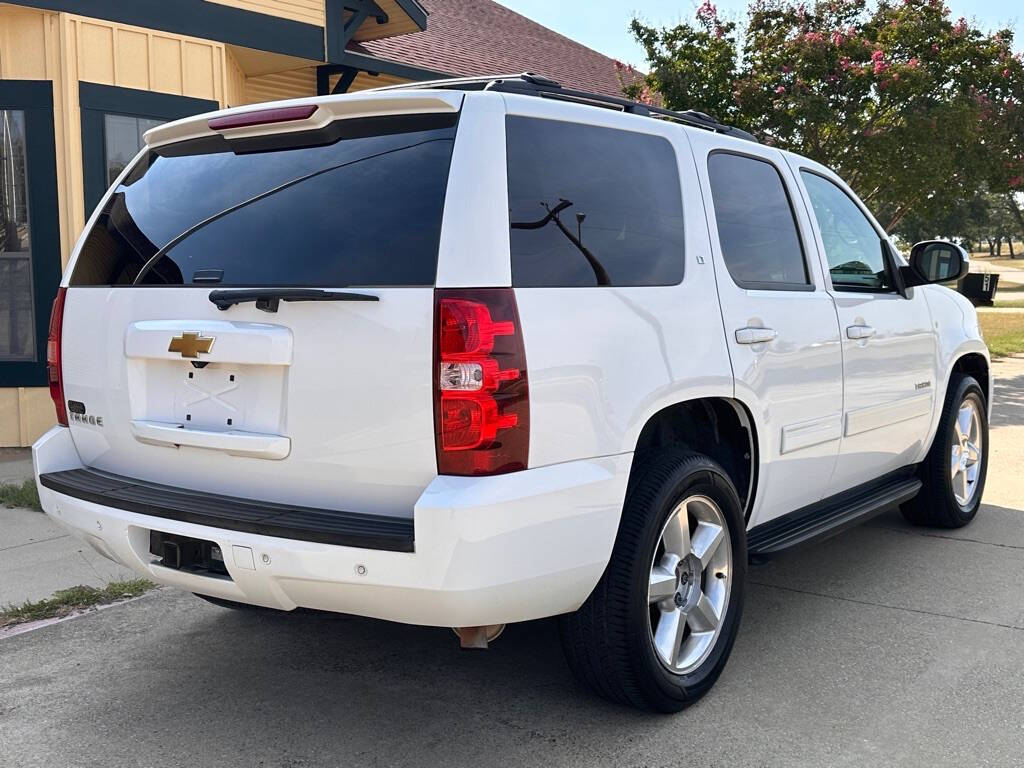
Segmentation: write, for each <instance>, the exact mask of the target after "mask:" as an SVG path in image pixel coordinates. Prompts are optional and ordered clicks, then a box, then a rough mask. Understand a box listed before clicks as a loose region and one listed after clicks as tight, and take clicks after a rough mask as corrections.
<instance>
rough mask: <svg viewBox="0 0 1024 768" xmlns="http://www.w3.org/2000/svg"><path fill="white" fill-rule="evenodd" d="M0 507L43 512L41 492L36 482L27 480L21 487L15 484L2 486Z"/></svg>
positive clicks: (0, 486) (0, 485)
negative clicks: (22, 508)
mask: <svg viewBox="0 0 1024 768" xmlns="http://www.w3.org/2000/svg"><path fill="white" fill-rule="evenodd" d="M0 507H24V508H25V509H34V510H36V511H37V512H42V511H43V508H42V507H41V506H40V505H39V491H37V490H36V481H35V480H26V481H25V482H24V483H22V484H21V485H15V484H13V483H2V484H0Z"/></svg>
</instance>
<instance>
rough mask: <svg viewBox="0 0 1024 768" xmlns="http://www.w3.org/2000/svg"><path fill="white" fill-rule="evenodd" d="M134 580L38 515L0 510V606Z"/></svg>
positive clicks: (129, 574) (129, 572)
mask: <svg viewBox="0 0 1024 768" xmlns="http://www.w3.org/2000/svg"><path fill="white" fill-rule="evenodd" d="M131 578H135V574H133V573H132V572H131V571H129V570H128V569H127V568H123V567H122V566H120V565H117V564H116V563H113V562H111V561H110V560H107V559H106V558H104V557H101V556H100V555H98V554H97V553H96V552H95V550H93V549H92V547H90V546H89V545H88V544H85V543H83V542H81V541H79V540H78V539H76V538H74V537H73V536H71V535H70V534H69V533H68V532H67V531H65V530H64V529H63V528H61V527H60V526H59V525H57V524H56V523H54V522H53V521H52V520H50V518H48V517H47V516H46V515H44V514H43V513H42V512H36V511H35V510H31V509H5V508H3V507H0V607H3V606H7V605H10V604H12V603H14V604H20V603H23V602H25V601H26V600H41V599H42V598H44V597H49V596H50V595H52V594H53V593H54V592H55V591H56V590H58V589H66V588H67V587H73V586H77V585H79V584H86V585H89V586H92V587H103V586H105V585H107V584H109V583H110V582H111V581H117V580H120V579H131Z"/></svg>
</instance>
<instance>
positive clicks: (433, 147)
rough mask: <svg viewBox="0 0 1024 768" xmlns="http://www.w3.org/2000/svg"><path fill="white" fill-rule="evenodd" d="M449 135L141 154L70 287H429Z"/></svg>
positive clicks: (427, 124) (322, 139)
mask: <svg viewBox="0 0 1024 768" xmlns="http://www.w3.org/2000/svg"><path fill="white" fill-rule="evenodd" d="M455 121H456V116H455V115H415V116H401V117H398V116H387V117H374V118H359V119H349V120H339V121H336V122H335V123H332V124H331V125H330V126H329V127H328V129H326V130H325V131H321V132H318V133H316V134H305V135H303V136H302V137H301V138H300V139H296V138H283V137H282V136H281V135H280V134H279V135H277V137H276V138H270V139H265V140H263V143H262V144H257V145H254V144H253V143H252V141H251V140H250V141H249V143H247V144H245V145H244V146H243V147H240V146H239V145H238V144H237V143H235V144H234V146H232V144H230V143H229V142H228V141H227V140H225V139H224V138H222V137H220V136H214V137H208V138H203V139H195V140H191V141H186V142H180V143H177V144H170V145H167V146H164V147H157V148H156V149H152V150H150V151H149V152H148V154H147V155H146V156H145V157H143V158H142V159H141V160H140V162H139V163H138V164H137V165H136V166H135V168H133V170H132V171H131V173H130V174H129V175H128V176H127V177H126V178H125V180H124V182H123V183H122V184H120V185H119V186H118V187H117V189H116V190H115V192H114V194H113V196H112V197H111V198H110V200H109V201H108V202H107V204H106V205H105V206H104V208H103V210H102V211H101V213H100V216H99V219H98V220H97V222H96V224H95V226H94V227H93V228H92V230H91V231H90V232H89V235H88V237H87V238H86V240H85V243H84V244H83V247H82V251H81V254H80V255H79V257H78V261H77V263H76V265H75V270H74V273H73V274H72V276H71V285H73V286H76V285H113V286H126V285H163V286H167V285H207V286H208V285H211V284H216V285H228V286H302V287H306V286H308V287H344V286H404V285H433V284H434V275H435V273H436V271H437V251H438V241H439V239H440V234H441V214H442V211H443V208H444V195H445V189H446V187H447V184H448V169H449V165H450V162H451V155H452V147H453V145H454V140H455ZM284 141H287V142H289V143H290V145H286V146H281V143H282V142H284ZM297 141H301V142H302V145H301V146H295V144H296V142H297ZM268 142H270V143H268ZM311 143H315V144H316V146H310V144H311ZM243 150H244V151H243Z"/></svg>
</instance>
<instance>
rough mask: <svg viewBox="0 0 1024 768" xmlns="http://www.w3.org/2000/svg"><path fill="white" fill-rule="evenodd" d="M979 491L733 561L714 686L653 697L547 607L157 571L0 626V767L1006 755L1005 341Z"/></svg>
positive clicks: (754, 761) (774, 762) (1012, 605)
mask: <svg viewBox="0 0 1024 768" xmlns="http://www.w3.org/2000/svg"><path fill="white" fill-rule="evenodd" d="M997 375H999V376H1000V377H1001V379H1002V381H1001V384H1000V394H999V402H1000V406H999V410H998V412H997V414H996V417H995V418H994V419H993V424H994V429H993V433H992V442H993V449H994V454H993V465H992V468H991V470H990V472H991V477H992V479H991V480H990V486H989V488H988V489H986V490H987V492H986V497H985V498H986V500H987V501H988V502H990V503H988V504H987V505H986V506H985V507H984V508H983V510H982V512H981V514H980V516H979V518H978V520H977V521H975V523H974V524H973V525H971V526H969V527H968V528H966V529H962V530H960V531H954V532H945V531H931V530H920V529H911V528H909V527H907V526H906V525H905V524H904V523H903V521H902V518H900V517H899V515H898V514H887V515H884V516H882V517H880V518H877V519H876V520H874V521H872V522H871V523H870V524H868V525H866V526H863V527H861V528H857V529H854V530H851V531H848V532H847V533H845V534H843V535H841V536H839V537H837V538H834V539H832V540H830V541H828V542H826V543H824V544H822V545H820V546H818V547H816V548H813V549H808V550H804V551H801V552H797V553H794V554H792V555H790V556H788V557H785V558H782V559H780V560H778V561H776V562H774V563H772V564H770V565H767V566H762V567H757V568H752V569H751V572H750V578H751V581H752V584H751V587H750V592H749V597H748V601H747V608H746V614H745V617H744V620H743V627H742V630H741V632H740V638H739V640H738V642H737V644H736V647H735V650H734V652H733V656H732V660H731V661H730V663H729V665H728V667H727V668H726V671H725V674H724V675H723V676H722V678H721V680H720V682H719V683H718V685H717V687H716V688H715V689H714V690H713V691H712V693H711V694H710V695H709V696H708V697H706V698H705V699H704V700H703V701H702V702H700V703H699V704H698V705H696V706H694V707H692V708H691V709H690V710H688V711H686V712H684V713H683V714H681V715H677V716H674V717H664V716H652V715H646V714H642V713H637V712H633V711H631V710H627V709H622V708H620V707H616V706H613V705H610V704H606V703H604V702H602V701H601V700H599V699H596V698H594V697H593V696H591V695H590V694H589V693H587V692H586V691H585V690H584V689H582V688H580V687H579V686H578V685H576V684H575V683H574V682H573V680H572V678H571V677H570V675H569V672H568V670H567V669H566V667H565V665H564V663H563V661H562V658H561V651H560V648H559V646H558V638H557V632H556V628H555V624H554V622H552V621H540V622H532V623H529V624H524V625H518V626H513V627H510V628H509V629H508V631H507V632H506V633H505V635H504V636H503V637H502V638H501V639H500V640H499V641H498V642H497V643H496V644H495V645H494V646H493V648H492V649H491V650H490V651H488V652H485V653H480V652H476V653H465V652H460V651H458V650H457V648H456V643H455V639H454V637H453V636H452V634H451V633H450V631H448V630H440V629H424V628H416V627H406V626H401V625H393V624H386V623H383V622H377V621H371V620H365V619H359V618H352V617H322V616H310V615H305V616H277V615H273V614H257V615H253V614H245V613H238V612H233V611H227V610H222V609H219V608H216V607H213V606H210V605H207V604H206V603H204V602H202V601H200V600H198V599H195V598H192V597H190V596H188V595H184V594H180V593H178V592H175V591H171V590H160V591H158V592H156V593H152V594H150V595H148V596H146V597H143V598H141V599H139V600H136V601H134V602H131V603H128V604H125V605H121V606H115V607H111V608H108V609H105V610H101V611H99V612H96V613H93V614H90V615H87V616H84V617H81V618H78V619H74V620H71V621H66V622H63V623H60V624H56V625H52V626H48V627H45V628H43V629H39V630H36V631H33V632H29V633H26V634H22V635H18V636H15V637H10V638H7V639H5V640H2V641H0V765H3V766H8V765H9V766H19V767H20V766H26V767H27V766H66V765H71V766H94V765H95V766H119V767H120V766H136V765H139V766H171V765H183V764H194V765H203V766H218V768H220V767H221V766H223V767H224V768H227V767H228V766H261V767H262V766H291V767H293V768H298V767H299V766H314V765H316V766H319V765H331V766H341V765H344V766H359V765H380V766H391V765H410V766H412V765H417V766H418V765H442V764H443V765H451V766H463V765H465V766H490V765H502V766H507V765H531V766H532V765H537V766H541V765H543V766H595V765H614V766H662V765H666V766H668V765H687V766H740V765H742V766H789V765H807V766H824V765H837V766H864V765H871V766H876V765H878V766H882V765H900V766H918V765H920V766H935V765H970V766H982V765H986V766H1020V765H1021V764H1022V762H1024V757H1022V755H1024V511H1021V509H1022V508H1024V493H1022V492H1021V482H1022V481H1021V475H1024V472H1022V471H1021V470H1022V468H1024V461H1022V460H1021V459H1022V456H1024V435H1022V434H1021V433H1022V432H1024V362H1021V363H1011V364H1004V366H1003V368H1002V369H1001V370H1000V371H997Z"/></svg>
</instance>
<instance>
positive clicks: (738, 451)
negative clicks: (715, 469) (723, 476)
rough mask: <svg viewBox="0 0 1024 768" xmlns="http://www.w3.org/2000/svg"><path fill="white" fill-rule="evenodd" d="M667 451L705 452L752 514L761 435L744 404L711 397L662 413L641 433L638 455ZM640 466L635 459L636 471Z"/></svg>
mask: <svg viewBox="0 0 1024 768" xmlns="http://www.w3.org/2000/svg"><path fill="white" fill-rule="evenodd" d="M664 448H682V449H684V450H689V451H693V452H694V453H702V454H704V455H705V456H708V457H710V458H712V459H714V460H715V461H717V462H718V463H719V464H721V465H722V468H723V469H725V471H726V473H728V475H729V478H730V479H731V480H732V482H733V485H735V486H736V491H737V492H738V493H739V495H740V501H741V502H742V504H743V510H744V514H745V515H749V514H750V509H751V505H752V503H753V500H754V489H755V488H756V487H757V435H756V433H755V429H754V421H753V419H752V418H751V417H750V414H749V412H748V411H747V409H746V407H745V406H744V405H743V404H742V403H740V402H738V401H736V400H730V399H728V398H720V397H710V398H701V399H699V400H687V401H685V402H682V403H676V404H675V405H670V406H669V407H667V408H664V409H662V410H660V411H658V412H657V413H656V414H654V415H653V416H651V418H650V419H648V421H647V423H646V424H645V425H644V428H643V430H641V432H640V438H639V439H638V440H637V444H636V454H637V456H641V455H642V454H643V453H644V452H647V451H653V450H659V449H664ZM637 464H638V462H637V461H636V460H635V459H634V462H633V466H634V468H635V467H636V466H637Z"/></svg>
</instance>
